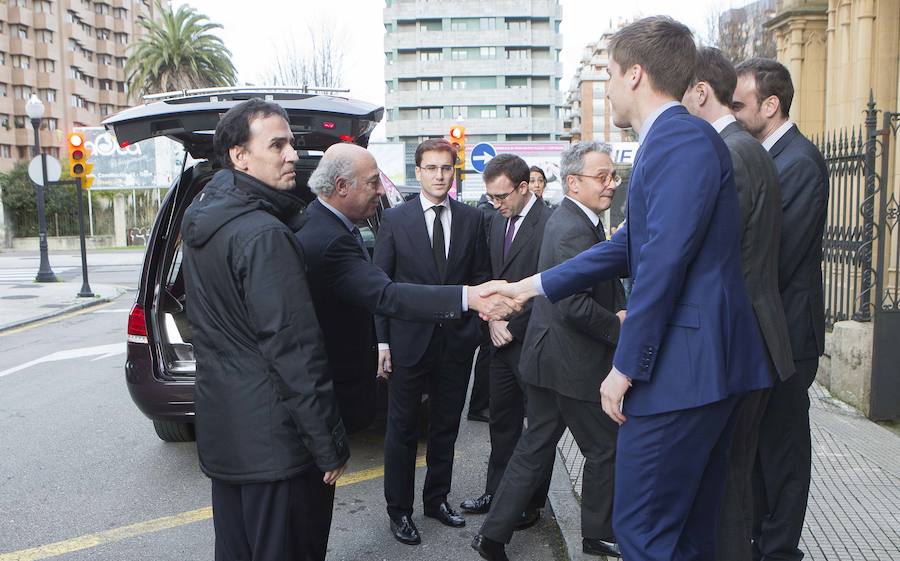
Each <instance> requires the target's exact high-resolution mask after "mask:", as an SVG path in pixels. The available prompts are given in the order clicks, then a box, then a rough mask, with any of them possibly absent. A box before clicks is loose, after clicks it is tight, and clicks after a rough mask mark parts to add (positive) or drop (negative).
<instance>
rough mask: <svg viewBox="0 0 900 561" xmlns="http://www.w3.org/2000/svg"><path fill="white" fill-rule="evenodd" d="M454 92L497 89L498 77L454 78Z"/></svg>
mask: <svg viewBox="0 0 900 561" xmlns="http://www.w3.org/2000/svg"><path fill="white" fill-rule="evenodd" d="M452 87H453V89H454V90H489V89H493V88H496V87H497V77H496V76H454V77H453V78H452Z"/></svg>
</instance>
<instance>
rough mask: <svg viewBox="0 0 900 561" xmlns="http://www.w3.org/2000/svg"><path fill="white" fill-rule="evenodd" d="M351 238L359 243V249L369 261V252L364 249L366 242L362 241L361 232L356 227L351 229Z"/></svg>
mask: <svg viewBox="0 0 900 561" xmlns="http://www.w3.org/2000/svg"><path fill="white" fill-rule="evenodd" d="M352 232H353V237H354V238H356V241H357V243H359V247H361V248H362V252H363V255H364V256H365V257H366V259H367V260H371V256H370V255H369V250H368V249H367V248H366V242H364V241H363V237H362V232H360V231H359V228H357V227H356V226H354V227H353V230H352Z"/></svg>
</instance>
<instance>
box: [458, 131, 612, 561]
mask: <svg viewBox="0 0 900 561" xmlns="http://www.w3.org/2000/svg"><path fill="white" fill-rule="evenodd" d="M610 151H611V150H610V147H609V145H607V144H601V143H599V142H579V143H577V144H575V145H573V146H571V147H570V148H568V149H567V150H566V151H565V152H563V154H562V162H561V165H560V175H561V176H562V184H563V192H564V193H565V198H564V199H563V201H562V203H560V205H559V207H558V208H557V209H556V210H555V211H554V212H553V214H552V215H551V216H550V218H549V220H547V225H546V226H545V228H544V238H543V241H542V243H541V253H540V258H539V261H538V270H545V269H548V268H550V267H553V266H555V265H558V264H559V263H562V262H563V261H566V260H567V259H569V258H570V257H573V256H575V255H577V254H579V253H581V252H582V251H584V250H585V249H588V248H589V247H591V246H593V245H594V244H597V243H600V242H603V241H604V240H605V239H606V236H605V234H604V231H603V224H602V223H601V221H600V215H601V214H602V213H603V211H605V210H606V209H608V208H609V207H610V205H612V200H613V194H614V193H615V190H616V187H617V186H618V185H619V183H620V182H621V179H620V178H619V176H618V175H617V174H616V170H615V167H614V165H613V161H612V158H611V157H610ZM624 305H625V294H624V291H623V290H622V284H621V283H620V282H619V281H618V280H608V281H602V282H600V283H597V284H596V285H595V286H593V287H591V288H589V289H587V290H584V291H582V292H579V293H577V294H575V295H573V296H569V297H568V298H565V299H563V300H560V301H559V302H557V303H555V304H554V303H551V302H550V301H549V300H548V299H547V298H546V297H543V296H541V297H538V298H535V300H534V307H533V310H532V313H531V320H530V321H529V323H528V327H527V329H526V331H525V338H524V341H523V343H522V354H521V359H520V362H519V370H520V372H521V376H522V382H523V384H524V385H525V393H526V396H527V401H526V403H527V405H526V407H527V417H528V428H527V429H525V432H523V433H522V436H521V437H520V438H519V441H518V443H517V444H516V447H515V451H514V452H513V455H512V458H510V460H509V463H508V464H507V466H506V471H505V472H504V474H503V479H502V480H501V483H500V486H499V488H498V490H497V492H496V494H495V496H494V500H493V507H492V508H491V510H490V512H489V513H488V516H487V518H486V519H485V521H484V524H483V525H482V526H481V532H480V534H479V535H478V536H476V538H475V542H474V543H473V547H475V549H476V550H478V551H479V553H481V554H482V556H484V557H486V558H488V559H499V560H503V559H505V558H506V554H505V552H504V546H503V544H505V543H509V541H510V539H511V537H512V533H513V528H514V526H515V524H516V522H517V521H518V518H519V516H520V514H521V512H522V511H523V510H524V509H525V508H526V507H527V505H528V503H529V501H530V500H531V498H532V496H533V495H534V494H535V492H536V491H537V490H538V489H539V487H540V486H541V484H542V483H543V482H544V481H545V480H546V479H547V478H548V477H549V476H550V473H551V471H552V469H553V461H554V459H555V457H556V453H555V452H556V443H557V442H558V441H559V438H560V436H562V433H563V431H564V430H565V429H566V427H568V428H569V430H570V431H571V432H572V435H573V436H574V437H575V440H576V442H577V443H578V447H579V448H580V449H581V452H582V454H584V457H585V464H584V486H583V488H584V493H583V495H582V503H581V534H582V538H583V541H582V547H583V550H584V552H585V553H589V554H593V555H608V556H613V557H618V556H619V549H618V546H617V545H616V543H615V541H616V540H615V537H614V536H613V529H612V504H613V472H614V466H615V457H616V434H617V432H618V426H617V425H616V423H614V422H613V421H612V419H610V418H609V417H608V416H607V415H606V414H605V413H604V412H603V408H602V406H601V405H600V389H599V388H600V383H601V382H602V381H603V377H604V376H605V374H606V372H608V371H609V368H610V367H611V366H612V357H613V352H614V351H615V348H616V342H617V341H618V338H619V326H620V324H621V319H620V317H621V318H624V315H625V312H624V310H623V308H624ZM617 312H618V314H617Z"/></svg>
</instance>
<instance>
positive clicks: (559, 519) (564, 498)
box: [547, 448, 605, 561]
mask: <svg viewBox="0 0 900 561" xmlns="http://www.w3.org/2000/svg"><path fill="white" fill-rule="evenodd" d="M556 455H557V458H556V461H555V462H553V475H552V476H551V479H550V491H549V492H548V493H547V500H549V501H550V506H551V507H552V508H553V515H554V516H555V517H556V524H557V525H558V526H559V533H560V534H562V537H563V543H564V544H565V547H566V558H567V559H569V561H584V560H587V559H591V560H597V559H605V557H595V556H590V555H586V554H585V553H584V552H583V551H582V550H581V504H580V503H579V502H578V499H577V498H575V492H574V491H573V490H572V481H571V480H570V479H569V472H568V471H566V462H565V459H564V458H563V457H562V452H561V451H560V450H559V448H557V449H556Z"/></svg>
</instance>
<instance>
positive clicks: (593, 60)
mask: <svg viewBox="0 0 900 561" xmlns="http://www.w3.org/2000/svg"><path fill="white" fill-rule="evenodd" d="M620 27H621V26H620ZM614 32H615V30H613V29H610V30H607V31H605V32H603V34H602V35H601V36H600V39H599V40H597V41H595V42H593V43H589V44H588V45H587V46H586V47H585V48H584V52H583V54H582V57H581V61H580V62H579V63H578V67H577V68H576V69H575V75H574V76H573V77H572V83H571V85H570V87H569V91H568V92H567V93H566V105H565V108H564V110H563V130H564V135H563V136H564V138H566V139H570V140H572V141H573V142H577V141H579V140H596V141H599V142H629V141H631V140H634V138H635V135H634V131H632V130H631V129H625V130H623V129H620V128H619V127H617V126H615V124H613V121H612V109H611V107H610V104H609V100H608V99H606V85H607V83H608V82H609V74H608V73H607V68H608V66H609V39H610V37H611V36H612V34H613V33H614Z"/></svg>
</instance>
